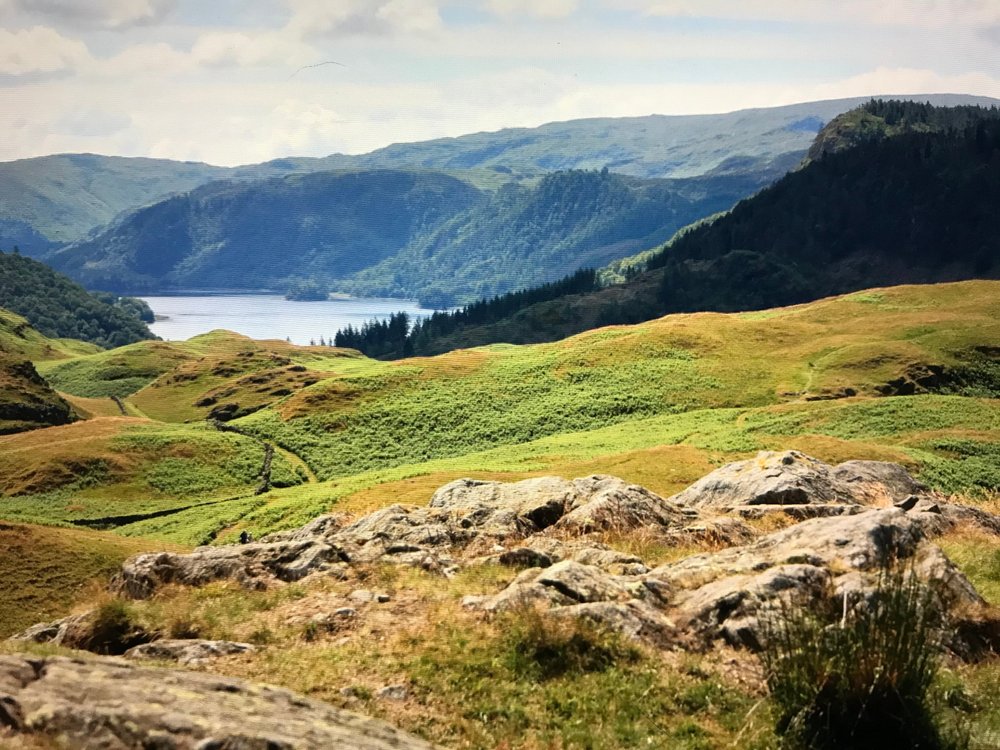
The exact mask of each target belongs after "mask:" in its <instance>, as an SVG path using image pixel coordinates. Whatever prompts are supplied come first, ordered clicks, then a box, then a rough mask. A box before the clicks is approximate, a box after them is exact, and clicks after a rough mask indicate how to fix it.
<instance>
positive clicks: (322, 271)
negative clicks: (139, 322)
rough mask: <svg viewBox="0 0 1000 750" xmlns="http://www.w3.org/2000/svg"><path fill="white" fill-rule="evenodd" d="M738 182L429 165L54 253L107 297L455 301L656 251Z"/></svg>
mask: <svg viewBox="0 0 1000 750" xmlns="http://www.w3.org/2000/svg"><path fill="white" fill-rule="evenodd" d="M760 187H761V183H760V182H759V181H758V179H757V178H753V177H738V176H732V175H716V176H711V177H702V178H690V179H683V180H680V179H679V180H646V179H640V178H635V177H624V176H620V175H615V174H613V173H610V172H607V171H606V170H603V171H601V172H586V171H580V170H575V171H570V172H557V173H554V174H550V175H546V176H545V177H543V178H542V179H541V180H540V181H539V182H538V183H537V184H535V185H533V186H530V187H528V186H519V185H514V184H510V185H506V186H504V187H503V188H501V189H499V190H497V191H496V192H488V191H482V190H479V189H477V188H475V187H474V186H472V185H470V184H468V183H467V182H464V181H461V180H459V179H457V178H455V177H451V176H449V175H446V174H443V173H438V172H427V171H417V172H414V171H401V170H368V171H360V172H317V173H312V174H306V175H290V176H287V177H282V178H274V179H271V180H265V181H255V182H221V183H212V184H209V185H206V186H204V187H201V188H198V189H196V190H194V191H192V192H190V193H187V194H184V195H178V196H174V197H171V198H169V199H167V200H165V201H162V202H160V203H157V204H154V205H152V206H147V207H145V208H142V209H139V210H137V211H134V212H131V213H129V214H126V215H124V216H123V217H121V218H120V219H119V220H118V221H116V222H115V223H114V224H113V225H111V226H110V227H108V228H107V229H106V230H105V231H103V232H100V233H97V234H95V235H94V236H93V237H91V238H89V239H87V240H85V241H82V242H78V243H75V244H72V245H69V246H67V247H64V248H61V249H59V250H57V251H55V252H53V253H51V254H49V255H47V256H46V260H47V261H48V262H50V263H51V264H52V265H53V266H54V267H56V268H58V269H59V270H60V271H62V272H64V273H66V274H68V275H70V276H72V277H73V278H75V279H77V280H79V281H80V282H82V283H83V284H85V285H87V286H89V287H91V288H102V289H116V290H119V291H126V290H127V291H130V292H132V291H138V290H145V289H164V288H169V287H212V288H227V289H234V288H236V289H240V288H242V289H262V288H270V289H273V288H295V289H298V288H300V287H301V283H300V281H301V280H306V279H308V280H311V281H312V282H314V283H315V284H318V285H319V286H320V287H325V288H329V289H332V290H336V291H347V292H352V293H356V294H367V295H379V296H396V297H409V298H419V299H421V300H422V301H424V302H425V304H428V305H433V306H438V307H447V306H452V305H454V304H456V303H466V302H471V301H474V300H476V299H479V298H480V297H483V296H490V295H493V294H498V293H504V292H507V291H510V290H512V289H517V288H520V287H523V286H529V285H531V284H533V283H537V282H540V281H541V282H544V281H550V280H554V279H557V278H560V277H561V276H563V275H565V274H567V273H571V272H573V271H575V270H577V269H578V268H580V267H583V266H600V265H604V264H606V263H609V262H610V261H612V260H614V259H616V258H620V257H622V256H625V255H631V254H633V253H635V252H637V251H640V250H643V249H646V248H648V247H651V246H655V245H657V244H659V243H661V242H663V241H664V240H666V239H667V238H669V237H670V236H671V235H672V234H673V233H674V232H675V231H676V230H677V229H678V228H679V227H681V226H684V225H685V224H687V223H689V222H690V221H692V220H694V219H696V218H698V217H699V216H703V215H706V214H710V213H713V212H715V211H719V210H722V209H725V208H728V207H729V206H731V205H732V204H733V203H734V202H735V201H737V200H738V199H739V198H741V197H743V196H745V195H747V194H750V193H752V192H753V191H755V190H757V189H759V188H760Z"/></svg>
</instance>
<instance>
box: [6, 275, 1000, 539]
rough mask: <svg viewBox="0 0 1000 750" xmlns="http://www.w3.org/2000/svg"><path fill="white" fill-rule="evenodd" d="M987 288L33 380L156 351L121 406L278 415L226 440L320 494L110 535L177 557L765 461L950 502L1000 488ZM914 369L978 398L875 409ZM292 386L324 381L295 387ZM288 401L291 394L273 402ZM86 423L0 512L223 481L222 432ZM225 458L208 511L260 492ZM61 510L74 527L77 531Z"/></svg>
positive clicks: (281, 349) (195, 346)
mask: <svg viewBox="0 0 1000 750" xmlns="http://www.w3.org/2000/svg"><path fill="white" fill-rule="evenodd" d="M997 290H998V284H997V283H995V282H965V283H960V284H949V285H939V286H929V287H898V288H892V289H885V290H876V291H872V292H866V293H862V294H855V295H848V296H845V297H839V298H833V299H829V300H823V301H820V302H817V303H813V304H809V305H801V306H797V307H792V308H786V309H781V310H773V311H767V312H763V313H752V314H741V315H723V314H696V315H678V316H670V317H667V318H663V319H661V320H657V321H652V322H650V323H646V324H642V325H639V326H634V327H615V328H608V329H602V330H598V331H593V332H589V333H586V334H582V335H580V336H577V337H575V338H573V339H568V340H566V341H563V342H558V343H555V344H545V345H539V346H526V347H513V346H494V347H487V348H484V349H477V350H466V351H456V352H453V353H451V354H448V355H443V356H440V357H435V358H429V359H413V360H406V361H401V362H394V363H385V362H376V361H373V360H368V359H365V358H363V357H358V356H357V355H352V354H351V353H350V352H345V351H343V350H336V349H329V348H320V347H310V348H306V347H293V346H291V345H288V344H285V343H283V342H251V341H250V340H248V339H245V338H244V337H240V336H236V335H234V334H227V333H224V332H216V333H213V334H209V335H207V336H202V337H198V338H196V339H192V340H191V341H189V342H184V343H181V344H169V345H165V344H156V343H144V344H140V345H136V346H135V347H128V348H126V349H123V350H117V351H115V352H107V353H101V354H98V355H92V356H90V357H85V358H81V359H79V360H75V361H72V362H69V363H66V364H54V365H49V366H48V369H47V370H46V372H47V373H48V374H49V376H50V377H56V378H62V377H63V376H66V377H67V380H66V381H63V380H58V379H57V382H60V383H61V386H60V387H62V388H63V389H64V390H65V389H68V388H70V387H72V388H75V389H76V390H77V391H78V392H81V393H87V392H90V391H89V390H88V389H90V388H98V387H100V388H103V387H105V386H104V385H103V384H104V383H105V381H104V380H103V378H104V374H103V373H104V369H103V368H105V367H106V366H107V365H108V363H109V362H110V361H112V360H115V359H116V358H119V357H124V360H123V361H124V362H125V365H123V366H126V365H128V362H129V357H133V358H135V360H136V362H135V364H134V366H135V368H136V369H137V370H139V369H141V368H143V367H146V366H147V365H148V364H149V362H153V361H155V359H156V358H155V357H154V356H153V354H152V353H151V349H150V348H151V347H161V346H167V347H170V350H171V351H172V352H174V353H176V354H177V358H176V360H175V361H174V362H173V363H172V364H173V367H172V369H167V368H166V367H162V368H161V369H163V370H166V371H165V372H163V374H161V375H159V377H157V378H156V380H155V381H154V382H152V383H151V384H149V385H146V386H145V387H143V388H141V389H140V390H138V391H136V392H135V393H133V394H132V395H130V396H129V397H128V399H127V405H128V408H130V409H134V410H137V413H140V412H141V413H143V414H144V415H146V416H148V417H154V418H156V419H159V420H163V421H166V422H174V423H182V422H185V421H198V420H201V419H203V418H205V416H207V414H208V413H209V412H210V410H211V408H213V407H212V406H211V405H201V406H199V405H198V404H204V403H205V400H206V398H211V397H213V396H219V395H220V394H223V393H226V394H228V395H226V396H224V397H220V398H216V400H215V402H214V403H215V404H216V405H218V404H222V403H227V402H232V403H238V404H239V405H240V406H241V407H244V406H245V407H251V408H252V407H255V406H261V405H264V404H270V405H269V406H266V407H265V408H262V409H260V410H259V411H257V412H256V413H254V414H251V415H250V416H247V417H245V418H242V419H238V420H237V421H236V422H235V424H236V425H238V426H239V427H240V429H242V430H244V431H248V432H250V433H252V434H255V435H257V436H258V437H259V438H262V439H265V440H267V441H269V442H272V443H273V444H275V445H277V446H278V447H279V448H280V449H281V450H279V464H281V465H283V466H285V467H286V469H285V470H286V471H287V477H286V479H288V481H289V482H290V483H291V482H294V483H296V484H297V482H298V480H301V479H312V480H320V481H319V482H317V481H311V482H309V483H308V484H307V485H306V484H303V485H301V486H294V487H290V488H287V489H279V490H276V491H274V492H272V493H269V494H268V495H265V496H263V497H262V498H261V497H245V498H243V499H236V500H231V501H228V502H226V503H224V504H218V505H206V506H199V507H194V508H191V509H190V510H186V511H182V512H178V513H176V514H172V515H169V516H164V517H158V518H151V519H142V520H137V521H136V522H134V523H129V524H126V525H123V526H121V527H120V528H119V531H120V532H121V533H124V534H130V535H147V534H148V535H157V536H161V537H164V538H171V539H174V540H176V541H178V542H180V543H185V544H197V543H201V542H204V541H205V540H210V539H214V538H221V539H225V538H228V537H227V536H226V535H227V534H228V533H229V531H228V530H229V529H230V527H231V526H232V524H233V523H234V522H236V521H237V520H239V519H240V518H243V519H244V521H245V523H247V524H249V525H251V526H252V527H253V528H254V530H256V531H257V532H258V533H262V532H265V531H268V530H272V529H274V528H279V527H287V526H290V525H294V524H298V523H302V522H305V521H307V520H308V519H309V518H311V517H312V516H314V515H316V514H318V513H322V512H324V511H326V510H328V509H330V508H331V507H333V505H334V504H337V505H338V506H339V507H343V508H346V509H350V510H369V509H371V508H372V507H374V506H377V505H379V504H383V503H384V502H385V498H386V497H390V496H391V497H405V498H408V499H411V500H413V501H416V502H422V501H424V500H426V498H427V497H429V495H430V494H431V492H432V491H433V490H434V489H435V488H436V487H437V486H438V485H440V484H442V483H444V482H445V481H448V480H449V479H452V478H455V477H457V476H464V475H468V474H475V475H477V476H488V477H507V478H512V479H513V478H518V477H522V476H527V475H533V474H538V473H558V474H562V475H564V476H568V477H571V476H580V475H584V474H587V473H593V472H609V473H614V474H619V475H621V476H624V477H625V478H626V479H630V480H632V481H636V482H639V483H642V484H646V485H648V486H650V487H652V488H653V489H655V490H657V491H660V492H662V493H670V492H673V491H676V490H678V489H680V488H681V487H683V486H684V485H685V484H687V483H689V482H691V481H693V480H695V479H697V478H698V477H699V476H701V475H702V474H704V473H705V472H706V471H708V470H710V469H711V467H712V466H713V465H715V464H718V463H720V462H722V461H725V460H730V459H732V458H734V457H737V456H743V455H746V454H747V453H750V452H753V451H756V450H758V449H761V448H785V447H798V448H801V449H803V450H806V451H809V452H811V453H813V454H815V455H818V456H820V457H821V458H826V459H829V460H843V459H847V458H852V457H862V456H863V457H873V458H885V459H889V460H896V461H902V462H904V463H907V464H908V465H910V466H911V467H913V468H914V469H915V470H917V471H918V472H920V473H922V475H923V476H924V477H925V478H926V479H927V480H928V481H930V482H931V483H933V484H934V485H935V486H937V487H939V488H941V489H943V490H946V491H949V492H951V491H956V492H957V491H965V492H980V491H987V490H989V489H991V488H996V487H1000V468H998V467H1000V451H998V443H1000V421H998V420H1000V416H998V407H997V401H996V400H995V399H991V398H987V396H990V395H995V387H996V383H995V379H996V378H995V375H996V374H995V372H993V371H992V370H989V368H987V369H986V370H983V371H982V372H978V371H975V370H974V369H972V370H970V369H969V363H968V362H967V361H966V358H967V357H970V356H978V355H977V354H976V350H975V347H977V346H979V347H989V346H992V345H995V342H996V341H998V340H1000V324H998V323H997V320H1000V302H998V299H1000V298H998V295H997ZM275 358H278V359H277V362H278V364H277V365H276V366H275V361H276V360H275ZM287 362H291V363H294V364H292V365H289V364H287ZM734 362H739V363H740V364H739V367H734V366H733V363H734ZM926 364H938V365H944V366H946V367H949V368H955V369H958V370H962V368H965V369H966V370H968V371H969V372H972V373H973V375H974V376H975V377H979V376H982V383H978V381H976V380H975V377H972V378H971V379H968V381H967V382H966V384H965V387H964V389H963V388H952V389H951V390H952V391H953V392H948V389H946V388H939V389H938V390H939V391H943V392H941V393H936V394H926V395H916V396H906V397H898V398H881V397H879V398H872V397H873V396H877V395H878V392H877V391H876V388H877V387H878V386H880V385H882V384H885V383H887V382H889V381H891V380H893V379H895V378H897V377H899V376H900V375H901V374H904V373H907V372H912V371H914V370H919V368H920V366H922V365H926ZM298 367H304V368H305V369H304V370H302V371H297V369H298ZM293 368H294V369H293ZM977 372H978V374H977ZM68 373H73V378H69V377H68ZM991 373H992V375H991ZM119 374H121V373H119ZM125 374H126V375H127V374H128V368H127V366H126V371H125ZM152 374H155V373H152ZM152 374H149V373H147V375H146V376H145V377H146V378H147V379H148V378H149V377H151V376H152ZM282 379H286V380H282ZM302 379H317V380H319V382H317V383H316V384H314V385H312V386H309V387H303V384H304V382H306V381H305V380H302ZM120 380H121V382H128V380H129V379H128V378H127V377H124V378H120ZM262 381H263V382H262ZM977 383H978V384H977ZM135 385H137V384H133V387H134V386H135ZM286 389H287V390H291V391H292V393H291V395H283V393H284V391H285V390H286ZM847 389H853V390H854V391H856V392H857V393H858V394H859V395H857V396H856V397H854V398H842V399H835V400H820V401H809V400H807V399H809V398H824V399H828V398H829V399H832V398H833V397H835V396H842V395H844V394H845V393H846V392H848V391H847ZM991 389H994V390H991ZM94 409H95V410H96V406H95V407H94ZM97 411H99V410H97ZM122 424H127V425H128V429H127V430H125V428H124V427H122V426H121V425H122ZM91 425H92V426H90V425H83V426H80V427H78V428H77V429H79V430H80V433H79V434H80V435H81V436H85V435H86V434H87V431H88V430H90V429H98V427H99V426H100V429H101V430H108V429H110V427H109V425H118V427H116V428H115V430H116V431H115V433H114V436H111V437H108V436H105V437H102V438H101V439H100V440H97V441H94V442H93V443H91V444H88V443H86V441H83V440H81V441H65V445H67V446H74V447H72V448H69V447H67V448H65V451H64V449H63V448H62V447H60V446H62V445H63V444H64V441H61V440H60V441H54V442H53V443H52V445H51V446H48V447H47V448H46V450H47V451H49V454H48V455H44V454H38V462H34V461H28V463H27V466H28V467H29V469H25V471H28V472H29V475H30V472H31V471H38V472H40V475H41V476H42V477H43V479H42V480H40V481H37V482H34V484H37V485H38V486H37V488H36V487H35V486H34V484H32V482H28V481H21V480H20V479H17V477H20V476H22V473H23V472H16V471H14V469H13V467H11V468H10V469H8V471H9V476H10V479H9V480H8V488H7V489H6V490H5V492H6V494H8V495H10V496H11V497H9V499H7V500H4V501H2V502H0V513H2V514H5V515H7V516H8V517H11V516H13V517H17V518H22V519H24V518H31V519H34V520H45V519H50V520H53V521H64V520H66V519H67V518H71V517H90V518H93V517H100V516H104V515H116V514H121V515H124V514H126V512H127V511H122V510H120V509H121V508H123V507H136V506H141V507H143V508H146V509H161V508H167V507H170V508H181V507H186V506H187V505H194V504H195V503H192V502H191V497H192V496H197V497H201V494H205V493H204V492H203V491H202V490H201V489H198V488H199V487H201V486H202V485H201V484H199V482H201V481H202V480H200V479H199V480H198V481H195V480H194V479H189V478H188V479H185V478H184V476H185V473H186V472H190V476H191V477H198V476H202V473H201V472H200V470H198V466H199V462H206V463H207V465H209V466H215V465H217V464H216V463H215V462H214V461H213V459H212V457H211V452H212V451H213V450H215V449H216V448H215V446H216V441H218V440H219V439H220V436H219V435H218V434H217V433H214V432H211V431H208V430H206V429H204V428H202V427H199V426H196V425H194V424H191V425H183V424H177V425H176V426H174V427H170V426H168V425H163V424H160V425H157V424H156V423H139V422H135V423H132V422H128V420H107V419H105V420H98V421H95V422H93V423H91ZM119 432H128V434H130V435H131V434H133V433H134V434H137V435H143V436H148V441H147V442H150V441H151V442H155V440H153V436H154V435H155V436H156V440H161V441H163V440H165V441H168V442H171V444H174V443H176V444H177V445H182V446H187V447H185V448H183V450H185V451H188V455H187V456H186V458H185V460H186V461H187V463H182V464H177V465H176V466H175V467H174V468H173V469H170V470H169V471H168V469H167V468H166V467H167V464H168V463H169V462H167V461H166V460H165V459H164V460H161V459H160V458H159V457H158V455H157V454H156V453H155V451H147V450H145V449H143V450H140V449H139V448H138V447H137V446H140V445H141V444H142V443H143V442H144V441H146V438H136V439H133V438H128V439H126V438H124V437H118V434H119ZM56 434H60V433H56ZM65 434H68V435H69V434H72V431H67V432H66V433H65ZM236 437H237V436H232V435H227V438H233V439H234V440H236ZM102 440H103V441H104V442H101V441H102ZM137 440H138V442H136V441H137ZM243 440H246V442H245V443H243V442H240V441H243ZM30 442H31V441H30V440H29V438H28V436H25V437H24V438H22V442H18V441H13V442H11V443H9V444H8V445H7V446H6V447H5V446H4V445H3V444H2V443H0V461H2V460H3V456H4V454H6V455H18V456H25V455H29V454H31V451H30V450H21V449H20V448H19V446H22V445H23V446H28V445H29V444H30ZM237 443H239V445H238V446H237V448H238V453H239V455H242V456H245V457H244V458H242V459H240V460H241V461H243V463H244V465H245V467H246V470H245V471H242V470H241V471H237V472H236V475H235V477H234V478H230V479H229V480H226V481H222V480H219V481H216V482H215V483H214V484H211V486H210V489H207V494H208V495H209V496H210V497H211V498H212V499H219V498H221V497H224V496H228V497H239V496H240V495H246V494H247V490H248V489H250V488H251V487H252V483H253V482H252V480H253V477H252V475H251V468H252V465H253V462H254V460H255V456H257V455H258V451H259V450H260V446H259V444H256V443H254V442H253V441H251V440H248V439H244V438H239V440H237ZM80 446H83V447H82V448H81V447H80ZM240 446H243V447H240ZM235 449H236V448H234V450H235ZM175 450H182V449H180V448H177V449H175ZM80 451H82V452H83V454H84V455H86V454H88V453H90V454H93V455H99V456H102V457H103V458H104V460H105V463H102V464H100V472H104V473H103V474H102V473H100V472H98V475H97V478H96V479H94V480H93V482H92V486H86V487H85V486H80V484H79V482H78V481H77V483H75V484H74V481H76V480H73V481H71V480H70V479H69V478H70V477H76V476H77V474H74V472H73V471H68V472H67V474H66V477H67V479H66V480H65V481H64V480H60V479H58V478H56V479H55V480H54V479H52V477H51V476H50V475H51V474H52V473H53V472H55V468H54V467H58V466H60V465H63V466H65V465H66V463H67V462H69V464H70V465H74V464H73V462H74V461H79V460H81V455H80V453H79V452H80ZM109 458H110V460H108V459H109ZM17 460H18V461H20V460H23V459H21V458H18V459H17ZM282 462H284V463H282ZM36 463H39V464H44V466H45V467H47V468H45V469H44V470H43V469H42V468H40V466H39V465H36ZM30 467H34V468H30ZM212 471H214V470H208V471H207V473H208V474H212ZM171 472H172V473H171ZM84 473H86V472H84ZM164 473H168V474H170V476H172V477H174V479H173V480H171V481H167V479H164V478H163V477H162V476H161V475H162V474H164ZM32 476H33V475H32ZM156 477H159V478H156ZM296 478H298V480H297V479H296ZM174 481H175V482H176V483H177V484H176V487H172V485H171V482H174ZM204 486H205V487H206V488H208V487H209V485H204ZM151 488H152V490H151ZM153 490H155V491H153ZM226 493H229V494H228V495H227V494H226ZM69 497H72V498H73V501H72V503H70V502H69V501H68V500H67V498H69ZM69 505H72V506H73V507H77V506H79V507H80V508H81V509H82V510H80V511H76V512H77V513H78V515H76V516H74V515H72V514H68V513H67V511H66V508H67V507H68V506H69ZM220 535H221V536H220Z"/></svg>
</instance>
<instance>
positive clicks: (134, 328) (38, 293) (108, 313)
mask: <svg viewBox="0 0 1000 750" xmlns="http://www.w3.org/2000/svg"><path fill="white" fill-rule="evenodd" d="M0 307H3V308H5V309H7V310H11V311H13V312H15V313H17V314H18V315H21V316H23V317H24V318H25V319H26V320H27V322H28V323H30V324H31V325H32V326H33V327H34V328H36V329H37V330H38V331H39V332H41V333H42V334H44V335H45V336H48V337H51V338H67V339H78V340H80V341H87V342H90V343H92V344H96V345H98V346H101V347H106V346H121V345H123V344H128V343H131V342H133V341H140V340H142V339H150V338H153V334H152V333H150V331H149V329H148V328H147V327H146V324H145V323H144V322H143V320H142V319H141V317H142V316H144V315H146V313H147V311H148V308H146V306H145V305H144V304H143V303H141V302H139V301H138V300H131V299H127V298H118V297H115V296H112V295H102V296H97V295H94V294H91V293H90V292H88V291H87V290H86V289H84V288H83V287H82V286H80V285H79V284H76V283H74V282H72V281H70V280H69V279H68V278H66V277H65V276H63V275H62V274H60V273H57V272H56V271H53V270H52V269H51V268H49V267H48V266H46V265H45V264H44V263H40V262H39V261H37V260H32V259H31V258H27V257H24V256H22V255H19V254H18V253H2V252H0ZM147 319H148V317H147Z"/></svg>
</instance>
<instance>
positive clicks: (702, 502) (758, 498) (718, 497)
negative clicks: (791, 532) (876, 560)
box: [670, 451, 929, 515]
mask: <svg viewBox="0 0 1000 750" xmlns="http://www.w3.org/2000/svg"><path fill="white" fill-rule="evenodd" d="M927 494H929V491H928V489H927V488H926V487H925V486H924V485H922V484H920V483H919V482H917V481H916V480H915V479H914V478H913V477H911V476H910V474H909V473H908V472H907V471H906V469H904V468H903V467H902V466H899V465H898V464H892V463H885V462H882V461H847V462H846V463H842V464H839V465H837V466H830V465H829V464H826V463H823V462H822V461H820V460H819V459H816V458H812V457H811V456H807V455H805V454H804V453H800V452H798V451H783V452H780V453H775V452H771V451H762V452H761V453H759V454H757V456H756V458H752V459H748V460H746V461H736V462H734V463H731V464H726V465H725V466H723V467H722V468H720V469H717V470H715V471H713V472H712V473H711V474H709V475H707V476H705V477H702V478H701V479H699V480H698V481H697V482H695V483H694V484H693V485H691V486H690V487H688V488H687V489H686V490H683V491H682V492H679V493H678V494H676V495H674V496H673V497H672V498H670V499H671V500H672V501H673V502H675V503H677V504H679V505H683V506H687V507H692V508H704V509H711V510H715V511H719V512H731V511H733V510H738V509H741V508H747V507H751V508H753V507H761V506H783V507H792V508H799V510H800V513H801V514H803V515H807V514H808V510H807V509H803V506H831V505H853V506H858V507H859V508H860V507H867V506H872V505H892V504H893V503H896V502H900V501H902V500H905V499H906V498H907V497H909V496H911V495H927ZM823 514H824V515H829V514H831V512H830V510H829V508H827V509H826V510H825V511H823Z"/></svg>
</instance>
